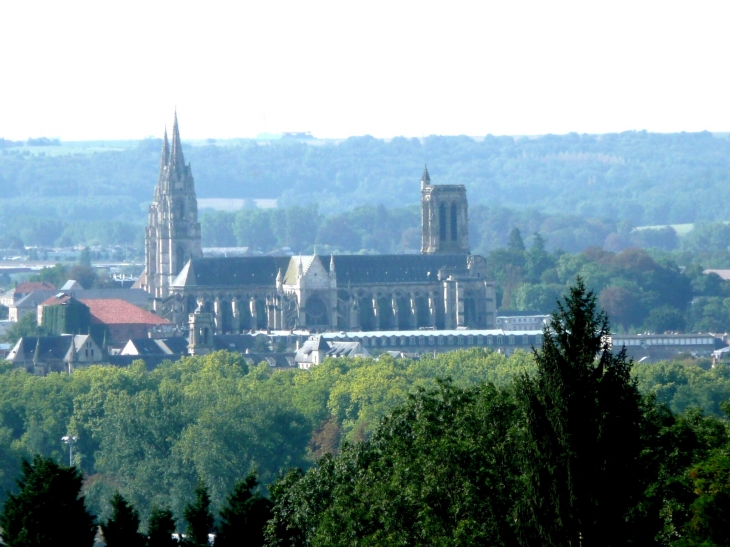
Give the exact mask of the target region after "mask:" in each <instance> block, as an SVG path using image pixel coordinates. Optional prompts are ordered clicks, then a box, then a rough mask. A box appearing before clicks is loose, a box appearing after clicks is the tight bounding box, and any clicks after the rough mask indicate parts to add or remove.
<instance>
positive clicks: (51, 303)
mask: <svg viewBox="0 0 730 547" xmlns="http://www.w3.org/2000/svg"><path fill="white" fill-rule="evenodd" d="M61 294H63V296H61V297H60V298H59V296H58V295H57V294H54V295H53V296H52V297H50V298H49V299H48V300H44V301H43V302H41V306H55V305H56V304H63V303H64V302H68V300H69V299H70V298H71V296H70V295H68V294H66V293H61Z"/></svg>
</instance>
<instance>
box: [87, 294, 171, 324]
mask: <svg viewBox="0 0 730 547" xmlns="http://www.w3.org/2000/svg"><path fill="white" fill-rule="evenodd" d="M81 302H83V303H84V304H86V305H87V306H88V307H89V310H90V311H91V322H92V324H100V323H102V324H105V325H122V324H124V325H128V324H131V323H136V324H144V325H169V324H170V322H169V321H168V320H167V319H165V318H163V317H160V316H159V315H155V314H154V313H150V312H148V311H145V310H143V309H142V308H139V307H137V306H135V305H134V304H130V303H129V302H125V301H124V300H121V299H118V298H109V299H103V298H102V299H86V298H82V299H81Z"/></svg>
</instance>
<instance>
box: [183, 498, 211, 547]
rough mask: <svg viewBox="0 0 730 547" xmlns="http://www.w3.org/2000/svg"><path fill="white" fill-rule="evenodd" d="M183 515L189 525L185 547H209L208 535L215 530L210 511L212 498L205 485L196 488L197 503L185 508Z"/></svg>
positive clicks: (186, 531)
mask: <svg viewBox="0 0 730 547" xmlns="http://www.w3.org/2000/svg"><path fill="white" fill-rule="evenodd" d="M183 515H184V516H185V520H186V521H187V523H188V525H187V528H186V529H185V539H184V541H183V545H185V546H189V547H208V534H212V533H213V532H214V531H215V528H214V527H213V521H214V518H213V513H211V511H210V496H208V490H207V489H206V488H205V486H204V485H202V484H198V486H197V487H196V488H195V501H194V502H193V503H191V504H189V505H186V506H185V508H184V509H183Z"/></svg>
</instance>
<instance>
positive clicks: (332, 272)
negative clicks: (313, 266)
mask: <svg viewBox="0 0 730 547" xmlns="http://www.w3.org/2000/svg"><path fill="white" fill-rule="evenodd" d="M336 276H337V274H336V273H335V255H330V277H331V278H335V277H336Z"/></svg>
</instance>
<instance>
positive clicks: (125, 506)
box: [100, 492, 146, 547]
mask: <svg viewBox="0 0 730 547" xmlns="http://www.w3.org/2000/svg"><path fill="white" fill-rule="evenodd" d="M110 504H111V506H112V514H111V516H110V517H109V519H108V520H106V521H104V522H102V523H101V524H100V527H101V533H102V535H103V536H104V542H105V543H106V546H107V547H144V545H145V543H146V539H145V537H144V536H143V535H142V534H141V533H140V532H139V523H140V520H139V513H137V511H136V510H135V508H134V507H132V506H131V505H130V504H129V502H127V500H125V499H124V498H123V497H122V496H121V494H119V492H115V494H114V496H112V499H111V500H110Z"/></svg>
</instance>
